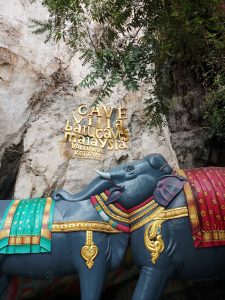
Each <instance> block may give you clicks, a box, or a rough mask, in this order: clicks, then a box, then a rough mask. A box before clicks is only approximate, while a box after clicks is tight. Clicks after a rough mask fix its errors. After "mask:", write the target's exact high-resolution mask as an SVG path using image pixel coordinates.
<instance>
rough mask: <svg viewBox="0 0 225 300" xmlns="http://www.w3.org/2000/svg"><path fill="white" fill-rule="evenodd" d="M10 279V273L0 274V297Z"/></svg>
mask: <svg viewBox="0 0 225 300" xmlns="http://www.w3.org/2000/svg"><path fill="white" fill-rule="evenodd" d="M10 280H11V276H10V275H6V274H1V275H0V297H1V296H2V295H3V293H4V292H5V291H6V289H7V288H8V286H9V283H10Z"/></svg>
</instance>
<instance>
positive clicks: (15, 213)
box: [0, 198, 55, 254]
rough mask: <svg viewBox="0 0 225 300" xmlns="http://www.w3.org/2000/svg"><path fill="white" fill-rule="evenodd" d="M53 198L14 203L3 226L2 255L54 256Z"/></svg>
mask: <svg viewBox="0 0 225 300" xmlns="http://www.w3.org/2000/svg"><path fill="white" fill-rule="evenodd" d="M54 204H55V203H54V201H53V200H52V199H51V198H33V199H23V200H12V201H11V203H10V205H9V206H8V208H7V209H6V211H5V213H4V216H3V219H2V222H1V225H0V253H1V254H18V253H42V252H51V229H52V221H53V214H54Z"/></svg>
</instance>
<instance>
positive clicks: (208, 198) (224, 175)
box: [178, 167, 225, 247]
mask: <svg viewBox="0 0 225 300" xmlns="http://www.w3.org/2000/svg"><path fill="white" fill-rule="evenodd" d="M178 174H179V175H183V176H185V177H186V178H187V179H188V182H186V183H185V185H184V192H185V195H186V199H187V206H188V211H189V216H190V221H191V226H192V235H193V240H194V246H195V247H212V246H223V245H225V168H218V167H209V168H199V169H188V170H178Z"/></svg>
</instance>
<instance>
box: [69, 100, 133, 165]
mask: <svg viewBox="0 0 225 300" xmlns="http://www.w3.org/2000/svg"><path fill="white" fill-rule="evenodd" d="M126 120H127V108H126V107H118V108H114V107H108V106H105V105H103V106H95V107H91V108H88V107H87V105H86V104H81V105H80V106H79V107H78V108H77V109H74V110H73V111H72V116H71V120H67V121H66V126H65V133H64V141H65V142H69V143H70V144H71V147H72V149H73V156H74V157H78V158H89V159H99V160H100V159H102V156H103V154H104V151H105V150H106V149H107V150H115V151H117V150H123V149H127V148H128V141H129V130H128V128H126Z"/></svg>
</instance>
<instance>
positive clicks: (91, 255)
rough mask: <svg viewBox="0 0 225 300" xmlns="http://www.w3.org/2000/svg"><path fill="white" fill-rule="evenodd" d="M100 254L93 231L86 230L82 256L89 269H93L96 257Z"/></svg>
mask: <svg viewBox="0 0 225 300" xmlns="http://www.w3.org/2000/svg"><path fill="white" fill-rule="evenodd" d="M97 255H98V247H97V246H96V245H95V244H94V242H93V232H92V231H90V230H87V231H86V243H85V246H83V247H82V248H81V256H82V257H83V259H84V260H85V261H86V265H87V267H88V269H91V268H92V267H93V265H94V259H95V258H96V256H97Z"/></svg>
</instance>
